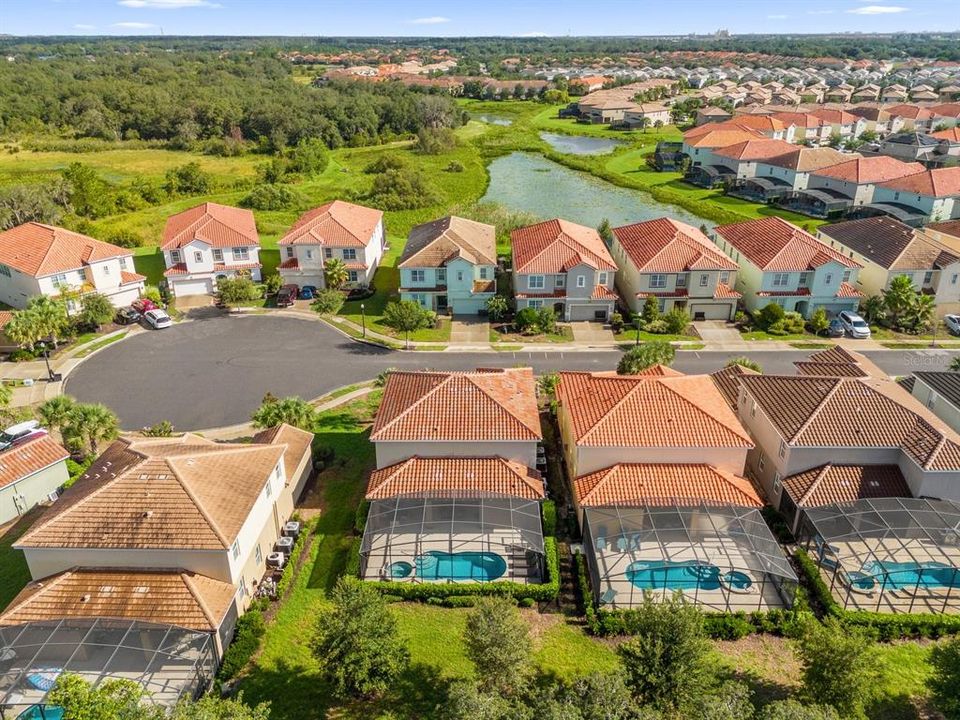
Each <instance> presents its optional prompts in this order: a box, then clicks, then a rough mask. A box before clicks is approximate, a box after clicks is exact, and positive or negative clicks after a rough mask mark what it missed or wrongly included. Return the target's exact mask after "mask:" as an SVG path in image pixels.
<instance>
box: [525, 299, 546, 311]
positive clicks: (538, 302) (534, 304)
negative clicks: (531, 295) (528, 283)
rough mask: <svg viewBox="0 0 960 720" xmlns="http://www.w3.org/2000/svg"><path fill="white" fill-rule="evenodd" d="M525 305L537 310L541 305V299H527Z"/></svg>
mask: <svg viewBox="0 0 960 720" xmlns="http://www.w3.org/2000/svg"><path fill="white" fill-rule="evenodd" d="M527 307H531V308H533V309H535V310H539V309H540V308H542V307H543V300H527Z"/></svg>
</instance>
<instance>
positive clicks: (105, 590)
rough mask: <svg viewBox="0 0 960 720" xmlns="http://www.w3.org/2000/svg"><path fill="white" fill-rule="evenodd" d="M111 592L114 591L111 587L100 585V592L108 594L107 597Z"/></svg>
mask: <svg viewBox="0 0 960 720" xmlns="http://www.w3.org/2000/svg"><path fill="white" fill-rule="evenodd" d="M113 590H114V587H113V585H101V586H100V592H102V593H106V594H108V595H109V594H110V593H112V592H113Z"/></svg>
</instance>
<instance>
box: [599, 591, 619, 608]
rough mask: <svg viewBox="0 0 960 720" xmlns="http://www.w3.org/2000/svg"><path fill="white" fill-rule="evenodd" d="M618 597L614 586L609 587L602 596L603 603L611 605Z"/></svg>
mask: <svg viewBox="0 0 960 720" xmlns="http://www.w3.org/2000/svg"><path fill="white" fill-rule="evenodd" d="M616 597H617V591H616V590H614V589H613V588H607V589H606V590H604V592H603V594H602V595H601V596H600V604H601V605H610V604H612V603H613V601H614V599H615V598H616Z"/></svg>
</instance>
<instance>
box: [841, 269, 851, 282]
mask: <svg viewBox="0 0 960 720" xmlns="http://www.w3.org/2000/svg"><path fill="white" fill-rule="evenodd" d="M843 282H850V271H849V270H844V271H843Z"/></svg>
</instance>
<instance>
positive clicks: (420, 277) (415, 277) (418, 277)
mask: <svg viewBox="0 0 960 720" xmlns="http://www.w3.org/2000/svg"><path fill="white" fill-rule="evenodd" d="M426 279H427V271H426V270H411V271H410V282H415V283H422V282H426Z"/></svg>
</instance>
